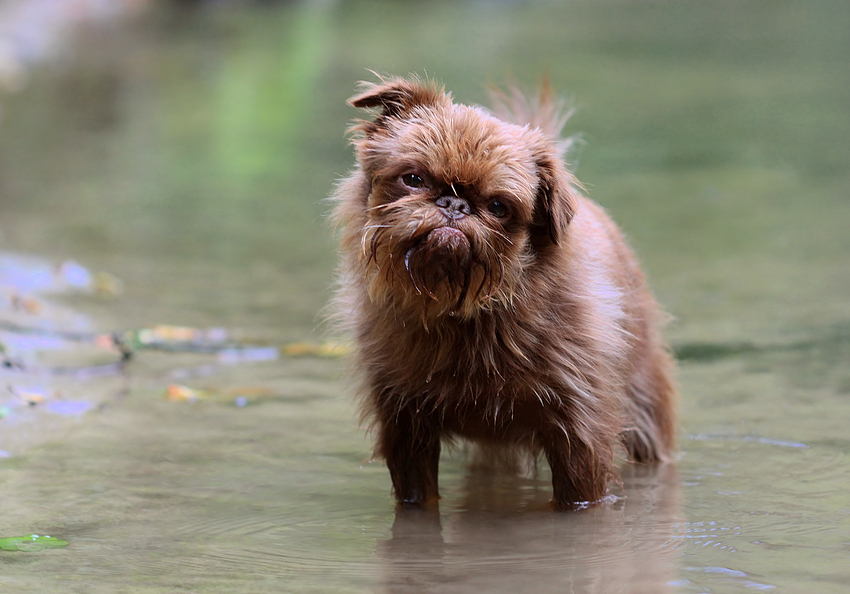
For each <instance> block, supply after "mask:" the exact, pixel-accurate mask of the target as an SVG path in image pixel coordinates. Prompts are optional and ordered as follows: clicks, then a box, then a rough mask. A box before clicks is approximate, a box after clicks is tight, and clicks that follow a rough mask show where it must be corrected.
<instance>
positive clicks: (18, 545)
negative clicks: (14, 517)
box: [0, 534, 68, 553]
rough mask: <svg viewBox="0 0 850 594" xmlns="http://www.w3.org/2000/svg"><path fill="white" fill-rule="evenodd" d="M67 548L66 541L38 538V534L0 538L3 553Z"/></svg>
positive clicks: (45, 537) (47, 537)
mask: <svg viewBox="0 0 850 594" xmlns="http://www.w3.org/2000/svg"><path fill="white" fill-rule="evenodd" d="M67 546H68V541H66V540H61V539H59V538H53V537H52V536H39V535H38V534H29V535H27V536H7V537H6V538H0V549H3V550H4V551H22V552H26V553H35V552H37V551H43V550H45V549H61V548H62V547H67Z"/></svg>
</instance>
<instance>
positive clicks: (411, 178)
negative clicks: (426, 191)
mask: <svg viewBox="0 0 850 594" xmlns="http://www.w3.org/2000/svg"><path fill="white" fill-rule="evenodd" d="M401 183H403V184H404V185H405V186H407V187H408V188H424V187H425V180H424V179H422V178H421V177H419V176H418V175H416V174H415V173H405V174H404V175H402V176H401Z"/></svg>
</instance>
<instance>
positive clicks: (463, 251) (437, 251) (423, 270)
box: [404, 226, 488, 308]
mask: <svg viewBox="0 0 850 594" xmlns="http://www.w3.org/2000/svg"><path fill="white" fill-rule="evenodd" d="M404 267H405V269H406V270H407V274H408V276H409V277H410V281H411V283H412V284H413V288H414V289H415V291H416V293H417V294H419V295H427V296H428V297H430V298H432V299H434V300H435V301H444V300H448V301H449V302H454V308H459V307H461V305H462V304H463V302H464V300H465V299H466V298H467V296H468V295H469V294H470V287H471V286H472V285H473V283H475V285H476V286H477V289H475V290H474V291H473V292H474V295H473V296H474V297H475V298H476V299H477V296H478V294H479V293H481V291H482V289H483V285H484V284H486V280H485V279H486V277H487V276H488V275H487V274H486V269H485V267H484V265H483V264H482V263H481V262H480V261H479V259H478V258H476V256H475V253H474V250H473V248H472V244H471V243H470V240H469V238H468V237H467V236H466V234H465V233H464V232H463V231H461V230H460V229H457V228H456V227H448V226H446V227H437V228H436V229H433V230H431V231H430V232H428V233H427V234H425V235H423V236H422V237H421V238H419V239H418V240H417V241H416V242H415V243H414V244H413V245H412V246H411V247H410V248H408V249H407V251H406V252H405V254H404Z"/></svg>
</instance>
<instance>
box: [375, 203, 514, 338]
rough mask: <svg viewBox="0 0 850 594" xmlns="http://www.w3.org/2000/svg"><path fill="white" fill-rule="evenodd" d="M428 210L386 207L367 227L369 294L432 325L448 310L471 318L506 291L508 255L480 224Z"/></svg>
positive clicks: (462, 316)
mask: <svg viewBox="0 0 850 594" xmlns="http://www.w3.org/2000/svg"><path fill="white" fill-rule="evenodd" d="M387 206H391V205H386V206H385V207H384V209H385V210H389V209H387ZM379 208H380V207H379ZM428 210H430V209H425V212H421V211H417V212H414V213H413V215H411V213H410V212H409V211H408V212H405V211H404V210H403V209H396V211H395V212H383V213H381V214H382V215H383V216H382V217H381V218H380V220H373V221H372V223H371V224H369V225H367V226H366V227H365V229H364V231H363V236H362V246H363V255H364V257H365V260H366V262H365V263H366V275H367V282H368V288H369V296H370V298H371V299H372V300H373V301H376V302H381V303H386V302H390V303H392V304H393V305H394V306H395V307H396V308H397V309H398V308H401V309H406V310H408V311H409V312H410V313H412V314H414V315H419V316H421V317H422V319H423V321H424V322H425V323H426V325H427V320H428V319H431V318H435V317H439V316H443V315H449V316H458V317H461V318H471V317H473V316H474V315H475V314H476V313H477V312H478V311H480V310H481V309H482V308H486V307H488V306H489V305H490V303H491V302H492V301H493V300H494V299H496V298H497V296H499V295H500V294H501V292H502V289H503V287H504V284H505V265H504V261H503V260H504V256H502V255H500V254H499V253H498V251H497V250H496V249H494V246H493V239H492V238H490V239H488V237H487V236H488V235H490V234H491V233H492V232H488V230H483V229H481V225H480V224H478V223H472V222H469V221H457V222H455V223H452V222H449V221H447V220H446V217H445V216H443V215H442V214H440V213H439V212H428ZM500 240H501V241H505V240H507V237H505V236H503V237H502V238H500Z"/></svg>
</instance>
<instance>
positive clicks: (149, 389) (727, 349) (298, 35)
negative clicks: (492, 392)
mask: <svg viewBox="0 0 850 594" xmlns="http://www.w3.org/2000/svg"><path fill="white" fill-rule="evenodd" d="M848 58H850V7H848V5H846V3H843V2H840V1H837V0H834V1H827V0H823V1H814V2H807V3H790V2H761V1H755V0H747V1H744V2H740V1H735V2H732V1H731V0H730V1H714V2H701V3H682V2H663V1H658V0H651V1H647V2H620V1H615V0H605V1H602V2H581V1H575V2H564V3H537V2H530V3H510V2H470V3H443V2H428V3H420V4H413V3H405V2H398V3H389V2H345V3H334V2H312V3H310V2H305V3H297V2H296V3H280V4H274V3H272V4H264V5H259V6H254V5H250V4H246V5H242V6H235V7H227V6H224V7H221V6H218V7H214V6H210V7H200V8H198V9H187V10H166V9H163V8H160V9H158V10H156V11H148V12H147V13H143V14H142V15H141V16H140V17H139V18H136V19H133V20H130V21H127V22H125V23H123V24H121V23H120V22H119V21H113V22H111V23H106V24H101V25H100V26H97V27H93V28H89V29H85V30H82V31H80V34H79V36H78V37H77V38H76V39H75V40H74V41H73V42H72V43H70V44H69V45H67V46H65V50H64V51H63V52H62V57H61V58H54V59H52V60H50V61H47V62H42V63H41V64H34V65H33V66H32V69H31V71H30V76H29V82H28V84H27V85H26V86H25V87H24V88H22V89H21V90H19V91H18V92H16V93H4V94H2V95H0V106H2V120H0V252H2V255H3V256H4V257H8V258H11V260H4V261H5V262H10V261H11V262H12V263H13V264H15V266H20V267H23V269H24V270H28V271H30V272H32V271H39V270H41V271H44V270H45V268H44V266H46V267H47V268H46V270H47V271H48V272H47V273H44V274H46V275H47V277H50V275H51V274H54V273H55V271H57V270H60V271H61V270H67V269H63V268H61V267H59V265H61V263H63V262H67V261H69V260H72V261H74V262H78V263H79V265H80V266H82V267H84V268H85V269H86V270H90V271H106V272H108V273H110V274H112V275H114V276H115V277H117V278H120V279H121V280H122V281H123V292H121V293H120V294H118V293H117V292H115V293H110V292H108V291H107V292H106V295H105V296H104V295H101V296H97V295H96V294H93V293H92V292H91V291H88V290H83V289H81V288H80V287H75V286H72V284H69V283H68V282H66V281H67V279H66V281H63V282H60V283H58V284H54V285H53V286H49V287H45V286H32V285H27V286H23V285H22V283H24V284H25V282H24V280H22V278H21V277H20V276H14V275H13V274H11V273H8V271H9V270H12V271H14V270H20V268H15V266H11V267H7V268H5V269H4V268H3V267H2V266H0V319H2V320H6V321H10V320H11V321H14V322H15V323H17V324H22V325H31V326H39V327H49V328H53V329H63V330H74V331H79V332H105V331H111V330H119V329H122V330H123V329H128V328H145V327H152V326H155V325H157V324H171V325H183V326H190V327H196V328H224V329H226V330H227V331H228V332H230V333H231V335H233V336H235V337H237V338H238V339H240V340H243V341H245V342H248V343H251V344H257V345H272V346H279V345H285V344H290V343H293V342H319V341H321V340H322V339H323V338H322V333H321V330H320V329H318V325H319V319H320V310H321V308H322V307H323V305H324V304H325V303H326V301H327V299H328V296H329V289H328V287H329V285H330V283H331V281H332V276H333V275H332V271H333V266H334V261H335V256H334V249H335V248H334V241H333V238H332V234H331V231H330V229H329V228H328V226H327V225H326V223H325V214H326V212H327V204H326V203H324V202H323V198H324V197H325V196H327V194H328V193H329V192H330V190H331V188H332V185H333V183H334V182H335V180H337V179H338V178H339V177H340V176H342V175H343V174H344V173H345V172H346V171H347V169H348V168H349V167H350V166H351V156H350V153H349V150H348V148H347V147H346V143H345V139H344V129H345V126H346V122H347V121H349V120H350V119H351V118H353V117H356V114H355V113H354V110H352V109H350V108H348V107H346V105H345V102H344V101H345V98H346V97H347V96H349V95H350V94H351V92H352V89H353V88H354V85H355V83H356V81H357V80H360V79H363V78H369V77H370V76H371V75H370V74H369V73H368V72H367V71H366V68H372V69H375V70H377V71H381V72H393V73H402V74H404V73H407V72H410V71H416V72H420V73H423V72H427V73H428V74H431V75H434V76H437V77H439V78H440V79H442V80H443V82H445V84H446V86H447V87H448V88H449V89H451V90H452V91H453V92H454V93H455V96H456V97H457V98H458V99H459V100H462V101H466V102H485V101H486V85H487V84H488V83H489V82H502V81H505V80H508V79H511V78H513V79H515V80H517V81H518V82H519V83H520V84H523V85H533V84H534V83H535V82H536V81H538V80H540V79H541V78H542V77H544V76H548V77H549V78H550V80H551V81H552V83H553V85H554V86H555V87H556V88H558V89H560V90H562V92H563V93H564V94H565V95H566V96H568V97H573V98H574V102H575V104H576V105H577V107H578V111H577V113H576V115H575V116H574V118H573V119H572V120H571V122H570V124H569V126H568V132H569V133H581V135H582V137H583V139H584V141H585V142H584V144H583V147H582V149H581V151H580V152H579V153H578V154H577V155H576V162H575V169H576V171H577V174H578V176H579V178H580V179H581V180H582V181H583V182H584V183H585V185H586V186H587V188H588V191H589V193H590V196H591V197H593V198H594V199H596V200H597V201H599V202H600V203H602V204H603V205H604V206H606V208H608V209H609V210H610V212H611V213H612V214H613V216H614V217H615V219H616V220H617V221H618V222H619V223H620V224H621V226H622V227H623V229H624V230H625V232H626V233H627V235H628V236H629V237H630V239H631V242H632V244H633V245H634V246H635V248H636V250H637V251H638V253H639V254H640V256H641V259H642V261H643V262H644V265H645V268H646V270H647V272H648V274H649V277H650V279H651V282H652V286H653V288H654V290H655V292H656V294H657V296H658V298H659V300H660V301H661V302H662V303H663V304H664V305H665V307H666V308H667V309H668V310H669V311H670V312H671V314H672V316H673V321H672V322H671V324H670V327H669V335H670V337H671V340H672V342H673V343H674V346H675V347H676V349H677V352H678V354H679V358H680V373H679V376H680V384H681V393H682V405H681V407H682V420H681V438H680V444H681V446H680V450H681V457H680V459H679V461H678V462H677V464H675V465H673V466H669V467H662V468H658V469H652V468H642V467H632V466H626V467H625V468H624V469H623V471H622V472H623V481H622V482H623V484H622V486H615V487H614V489H613V490H614V493H615V494H616V495H617V499H616V501H614V502H613V503H611V504H609V505H606V506H602V507H599V508H596V509H592V510H589V511H587V512H583V513H573V514H553V513H551V512H549V511H547V510H546V509H545V504H546V501H547V500H548V498H549V496H550V491H549V485H548V473H547V471H546V469H545V468H542V469H541V470H540V472H539V474H538V475H537V476H535V477H532V478H522V479H520V478H515V477H504V476H493V475H491V474H488V473H486V472H470V471H468V470H467V468H466V465H465V463H464V452H463V451H462V450H460V451H455V452H452V453H449V454H447V455H446V457H445V459H444V460H443V463H442V469H441V491H442V494H443V500H442V502H441V505H440V511H439V513H438V514H437V513H429V512H422V513H418V512H410V513H403V514H397V513H396V511H395V509H394V507H393V503H392V500H391V497H390V483H389V477H388V474H387V472H386V469H385V468H384V467H383V465H382V464H381V463H369V462H368V458H369V454H370V442H369V439H368V437H367V436H366V435H365V434H364V431H363V430H362V429H361V428H360V427H358V424H357V420H356V415H355V412H354V407H353V405H352V404H351V399H350V394H349V393H348V392H347V386H348V382H347V381H346V380H345V379H344V375H343V372H344V364H343V362H342V361H340V360H339V359H336V358H321V357H313V356H306V357H298V358H295V357H288V356H285V355H281V356H280V357H279V358H277V359H273V360H263V361H255V362H250V361H249V362H241V363H233V362H232V361H231V362H228V361H226V360H221V359H219V358H217V357H216V355H214V354H212V355H211V354H197V353H174V352H155V351H140V352H139V353H137V355H136V356H135V357H134V358H133V359H132V360H131V361H130V362H129V364H127V365H126V366H125V367H124V369H123V371H122V372H120V373H115V372H114V370H113V372H112V373H107V374H105V375H96V376H81V375H79V374H77V375H74V374H66V375H61V376H56V375H53V374H46V373H37V371H38V369H41V370H42V371H44V370H45V369H46V368H47V367H51V366H52V367H51V368H55V367H56V366H59V365H64V366H71V367H73V366H88V365H95V364H98V365H100V364H108V363H110V362H112V361H114V353H112V352H109V351H104V350H100V351H99V350H97V349H92V348H90V345H88V346H85V345H81V344H77V343H74V344H66V343H63V342H62V341H61V340H60V341H58V342H57V341H56V340H55V339H54V340H53V342H50V341H48V340H47V338H45V337H41V338H38V339H32V337H30V338H27V339H26V340H25V338H24V337H22V336H21V335H20V334H18V333H15V332H6V333H4V334H0V342H3V343H4V344H6V345H7V347H8V349H9V350H15V351H16V352H17V353H18V354H22V355H23V356H25V357H28V359H27V361H28V362H29V363H30V364H31V365H30V372H29V373H24V372H21V371H10V370H6V371H3V372H2V376H0V379H2V386H0V387H2V388H3V389H4V390H6V392H4V395H3V397H2V398H0V406H3V407H5V408H6V413H4V415H0V416H2V418H0V451H2V452H3V454H2V455H3V456H5V457H4V458H2V459H0V498H1V499H2V501H3V513H2V515H0V537H3V536H21V535H25V534H33V533H37V534H49V535H51V536H54V537H57V538H61V539H63V540H67V541H68V542H69V543H70V544H69V546H68V547H66V548H63V549H53V550H45V551H41V552H38V553H12V552H5V551H2V552H0V563H2V566H3V570H2V572H0V584H2V586H3V587H5V588H9V589H11V588H15V589H17V590H18V591H41V592H53V591H55V592H60V591H61V592H87V593H90V592H174V591H178V590H187V591H197V592H234V591H235V592H270V591H285V592H373V591H378V592H459V593H460V592H482V591H485V592H519V591H534V592H564V591H572V592H594V593H595V592H665V591H670V592H694V593H698V592H738V591H742V592H743V591H750V590H753V589H755V590H768V591H777V592H782V591H788V592H796V591H806V592H843V591H845V590H846V587H847V584H848V583H850V572H848V569H847V567H848V565H847V555H848V551H850V548H849V547H850V518H848V515H850V497H848V495H847V488H848V478H847V477H848V476H850V475H848V470H850V463H849V462H848V452H850V441H849V440H848V436H847V429H846V426H847V420H848V419H850V365H848V363H850V297H848V296H849V295H850V234H848V233H847V231H846V228H847V226H848V223H850V199H848V196H850V168H848V163H850V148H848V144H847V142H846V139H847V138H848V137H850V70H848V69H847V67H846V64H847V62H848ZM33 258H37V259H33ZM0 264H2V262H0ZM4 270H6V271H7V275H6V276H3V274H2V273H3V271H4ZM27 278H29V279H30V281H31V280H32V278H34V277H33V276H32V275H30V276H29V277H27ZM45 278H46V277H45ZM50 278H53V277H50ZM54 280H55V279H54ZM60 280H61V278H60ZM27 282H29V281H27ZM45 282H46V281H45ZM51 282H53V281H51ZM63 283H64V284H63ZM47 284H50V283H47ZM16 287H17V288H16ZM15 295H17V299H18V301H15V300H14V296H15ZM22 297H26V298H31V299H33V300H35V301H33V302H27V303H35V302H37V303H38V304H39V305H37V306H36V305H32V306H30V307H29V308H28V307H24V306H22V305H21V303H22V302H21V301H20V298H22ZM16 304H17V305H16ZM27 340H29V342H27ZM39 341H41V342H39ZM39 365H41V366H42V367H39ZM178 384H179V385H181V386H183V385H185V386H187V387H188V388H191V389H195V390H204V391H205V392H204V394H205V397H204V398H202V399H201V400H199V401H198V402H196V403H194V404H192V403H189V402H187V401H179V400H178V401H175V400H168V399H167V398H166V394H167V390H168V387H169V386H172V385H178ZM22 395H23V396H22ZM27 395H29V396H27ZM240 397H241V398H243V400H238V399H239V398H240ZM27 398H30V399H31V400H35V403H34V404H31V403H29V401H27V400H26V399H27ZM51 403H52V408H51V407H50V406H48V405H50V404H51ZM61 403H65V404H61ZM69 403H70V404H69ZM74 403H78V404H74ZM79 403H83V404H79Z"/></svg>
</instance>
